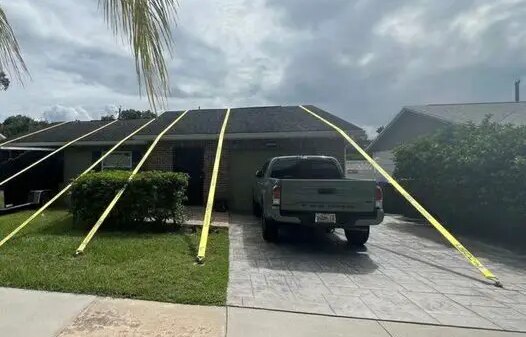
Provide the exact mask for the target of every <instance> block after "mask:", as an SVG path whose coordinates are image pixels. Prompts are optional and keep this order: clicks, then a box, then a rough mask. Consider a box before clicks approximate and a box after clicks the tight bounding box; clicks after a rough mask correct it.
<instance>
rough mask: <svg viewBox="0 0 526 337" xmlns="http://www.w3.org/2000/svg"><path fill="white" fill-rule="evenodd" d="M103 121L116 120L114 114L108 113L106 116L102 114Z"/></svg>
mask: <svg viewBox="0 0 526 337" xmlns="http://www.w3.org/2000/svg"><path fill="white" fill-rule="evenodd" d="M100 120H101V121H114V120H115V116H113V115H106V116H102V117H101V118H100Z"/></svg>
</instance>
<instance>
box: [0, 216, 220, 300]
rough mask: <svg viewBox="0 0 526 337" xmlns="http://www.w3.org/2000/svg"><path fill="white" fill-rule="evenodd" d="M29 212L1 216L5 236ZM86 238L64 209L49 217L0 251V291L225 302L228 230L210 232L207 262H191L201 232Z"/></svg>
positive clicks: (103, 234) (0, 231) (101, 233)
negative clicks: (88, 240) (81, 249)
mask: <svg viewBox="0 0 526 337" xmlns="http://www.w3.org/2000/svg"><path fill="white" fill-rule="evenodd" d="M30 214H31V212H21V213H16V214H11V215H5V216H1V217H0V237H1V238H3V237H4V236H5V235H7V234H8V233H9V232H10V231H11V230H13V229H14V228H15V227H16V226H18V225H19V224H20V223H21V222H22V221H24V220H25V219H26V218H27V217H29V215H30ZM85 234H86V230H85V229H83V228H82V229H79V228H76V227H75V226H74V225H73V221H72V217H71V216H70V215H69V214H68V213H67V212H66V211H63V210H52V211H49V212H46V213H45V214H44V215H43V216H40V217H38V218H37V219H35V220H34V221H33V222H32V223H30V224H29V225H28V226H27V227H26V228H25V229H24V230H23V231H22V232H20V233H18V235H16V236H15V237H14V238H13V239H11V240H10V241H8V242H7V243H6V244H5V245H4V246H2V247H0V286H6V287H16V288H29V289H40V290H50V291H60V292H72V293H83V294H96V295H106V296H114V297H128V298H137V299H146V300H155V301H164V302H177V303H189V304H213V305H222V304H224V303H225V300H226V287H227V281H228V232H227V231H226V230H219V231H217V232H215V233H210V237H209V241H208V249H207V259H206V263H205V264H204V265H202V266H197V265H194V261H195V256H196V250H197V246H198V241H199V232H198V233H193V234H192V233H137V232H132V233H130V232H104V231H103V230H102V228H101V230H100V231H99V233H98V234H97V235H96V236H95V238H94V239H93V240H92V241H91V243H90V244H89V245H88V247H87V248H86V250H85V255H83V256H79V257H74V256H73V253H74V252H75V249H76V248H77V246H78V245H79V244H80V242H81V241H82V239H83V237H84V235H85Z"/></svg>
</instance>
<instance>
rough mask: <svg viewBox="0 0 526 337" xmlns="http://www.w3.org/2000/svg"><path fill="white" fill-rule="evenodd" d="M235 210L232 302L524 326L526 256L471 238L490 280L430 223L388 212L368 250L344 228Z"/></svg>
mask: <svg viewBox="0 0 526 337" xmlns="http://www.w3.org/2000/svg"><path fill="white" fill-rule="evenodd" d="M282 237H283V239H282V242H280V243H279V244H270V243H266V242H264V241H263V240H262V238H261V233H260V227H259V220H258V219H257V218H254V217H250V216H242V215H235V214H233V215H231V219H230V280H229V287H228V304H229V305H231V306H239V307H250V308H265V309H274V310H283V311H293V312H303V313H317V314H324V315H334V316H345V317H356V318H369V319H377V320H384V321H400V322H415V323H427V324H437V325H448V326H464V327H476V328H485V329H495V330H508V331H526V257H525V256H517V255H514V254H512V253H510V252H508V251H506V250H502V249H497V248H493V247H490V246H486V245H482V244H479V243H476V242H468V241H464V240H463V241H464V243H465V244H466V246H467V247H468V248H469V249H470V250H471V251H472V253H474V254H475V255H476V256H478V257H480V260H481V261H482V262H483V263H484V264H486V265H487V267H489V268H490V269H491V270H492V271H493V272H494V273H496V275H497V276H499V278H500V279H501V280H502V282H503V283H504V285H505V289H499V288H496V287H495V286H493V285H492V284H489V283H486V282H485V281H484V280H483V279H482V277H481V275H480V274H479V273H478V271H477V270H476V269H474V268H473V267H472V266H471V265H470V264H468V263H467V262H466V261H465V260H464V259H463V257H461V256H460V255H459V254H458V252H457V251H456V250H455V249H453V248H452V247H451V246H449V244H447V243H444V241H443V239H442V238H441V236H440V234H438V233H437V232H436V231H435V230H434V229H433V228H432V227H429V226H427V225H422V224H416V223H412V222H408V221H404V220H402V219H401V218H397V217H392V216H388V217H386V220H385V222H384V224H383V225H380V226H378V227H375V228H374V229H373V230H372V232H371V239H370V241H369V242H368V244H367V245H366V247H365V248H362V249H357V248H351V247H349V246H348V245H347V244H346V241H345V238H344V236H343V232H338V231H337V232H336V233H334V234H323V233H316V232H312V231H301V232H300V231H294V230H287V231H284V233H283V236H282Z"/></svg>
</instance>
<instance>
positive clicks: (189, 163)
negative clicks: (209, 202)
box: [173, 147, 204, 205]
mask: <svg viewBox="0 0 526 337" xmlns="http://www.w3.org/2000/svg"><path fill="white" fill-rule="evenodd" d="M203 166H204V150H203V148H201V147H182V148H174V163H173V170H174V172H184V173H186V174H188V175H189V176H190V179H189V180H188V190H187V195H188V204H189V205H202V204H203V177H204V176H203V171H204V170H203Z"/></svg>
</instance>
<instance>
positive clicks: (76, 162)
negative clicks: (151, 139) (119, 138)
mask: <svg viewBox="0 0 526 337" xmlns="http://www.w3.org/2000/svg"><path fill="white" fill-rule="evenodd" d="M110 148H111V146H77V147H75V146H73V147H69V148H67V149H65V150H64V183H68V182H69V181H70V180H71V179H73V178H76V177H77V176H78V175H79V174H81V173H82V172H84V170H86V169H87V168H88V167H89V166H90V165H91V164H93V162H94V159H93V153H94V152H103V151H107V150H109V149H110ZM117 151H133V152H135V153H138V156H135V158H133V162H134V163H133V164H134V165H135V164H137V161H138V160H137V157H140V156H141V155H142V153H144V151H145V146H140V145H134V146H121V147H119V148H118V149H117ZM139 159H140V158H139Z"/></svg>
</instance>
